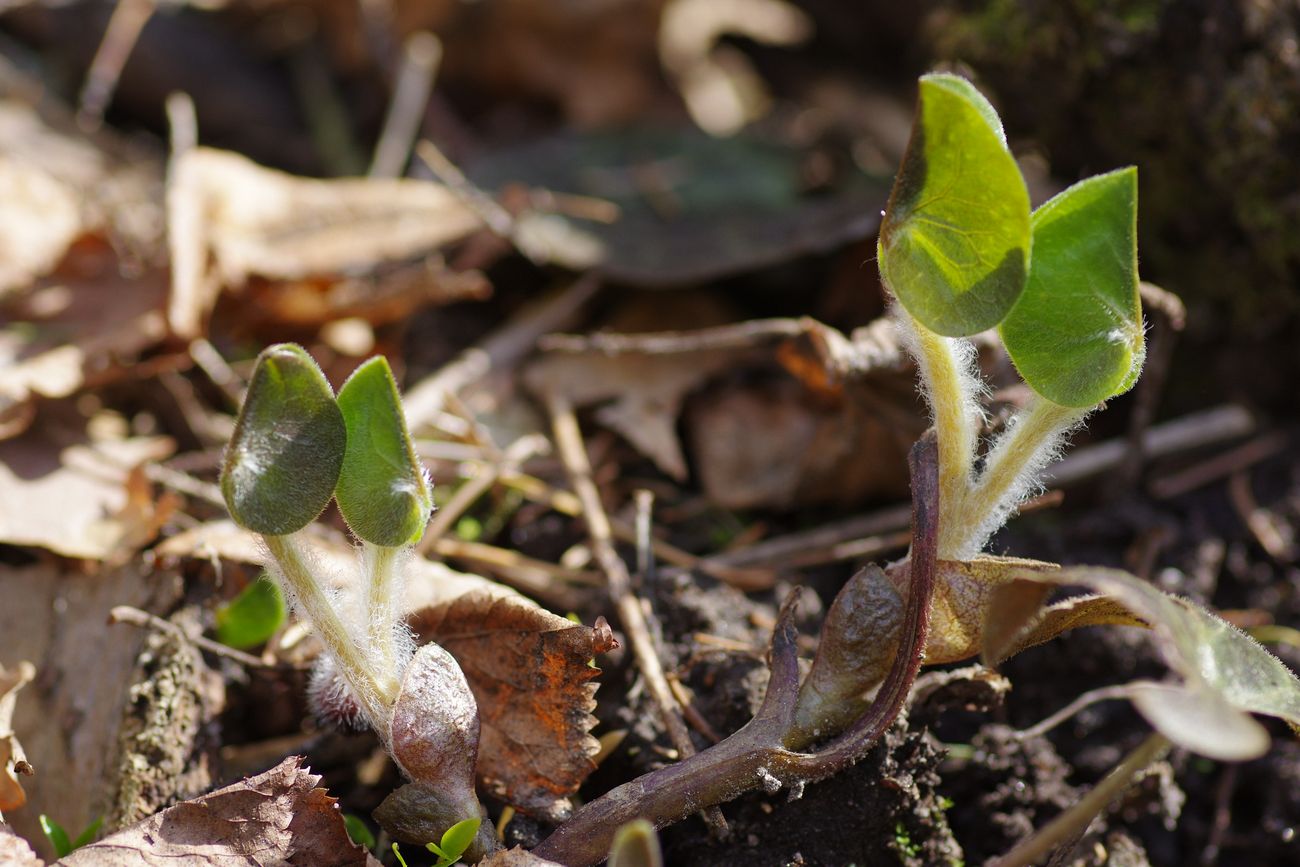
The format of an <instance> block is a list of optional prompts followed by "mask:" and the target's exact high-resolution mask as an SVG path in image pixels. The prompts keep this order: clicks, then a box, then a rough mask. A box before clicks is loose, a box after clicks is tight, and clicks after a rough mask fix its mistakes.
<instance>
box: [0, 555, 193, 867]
mask: <svg viewBox="0 0 1300 867" xmlns="http://www.w3.org/2000/svg"><path fill="white" fill-rule="evenodd" d="M180 591H181V584H180V578H179V576H177V575H176V574H175V573H171V572H167V571H162V570H158V571H154V572H152V573H149V574H145V573H143V572H142V571H140V570H139V569H138V568H135V567H124V568H121V569H102V570H100V571H99V572H98V573H96V574H88V573H87V572H86V571H84V570H82V569H79V568H75V564H71V563H69V562H67V561H63V560H59V559H57V558H54V557H49V558H46V559H45V560H44V561H42V562H39V563H37V564H35V565H32V566H26V567H21V568H7V569H2V570H0V600H4V601H3V603H0V636H3V651H2V652H3V653H4V655H5V657H6V658H8V659H33V660H40V677H38V678H37V679H36V680H35V681H33V682H32V683H30V684H28V685H27V687H26V688H25V689H24V690H23V692H22V694H21V696H20V700H19V701H18V703H17V708H16V709H15V711H14V721H13V723H14V730H15V731H16V732H17V733H18V736H19V737H20V738H21V739H22V742H23V748H24V749H25V750H26V752H27V757H28V760H29V761H30V762H31V763H32V765H33V766H34V767H35V768H36V770H37V775H36V776H34V777H31V778H29V779H28V780H25V781H24V783H25V786H26V789H27V798H28V803H27V806H26V807H25V808H24V809H22V810H19V811H17V812H15V813H13V814H12V815H7V816H6V818H7V819H8V820H9V821H10V822H12V823H13V824H14V827H15V830H16V831H18V833H20V834H21V835H22V836H24V837H26V838H27V839H28V840H30V841H32V842H33V845H34V846H36V847H38V849H40V850H41V851H42V853H43V854H44V855H45V856H46V857H52V855H53V853H52V852H50V851H49V850H48V847H47V846H46V843H45V840H44V837H43V835H42V834H41V829H40V826H39V825H38V824H37V817H38V816H39V815H40V814H41V813H47V814H49V815H51V816H54V817H55V818H56V819H58V821H59V822H60V823H61V824H63V825H64V826H65V827H68V828H75V829H81V828H84V827H86V826H87V825H88V824H90V822H92V821H93V820H94V819H95V818H96V817H98V816H103V815H105V813H106V808H107V806H108V803H109V800H110V798H111V797H112V793H113V792H114V791H115V789H116V786H117V782H116V780H115V779H114V777H115V774H114V769H115V768H116V767H117V761H116V757H115V753H116V748H117V738H118V733H119V731H120V730H121V725H122V717H123V713H124V712H125V709H126V707H127V705H128V702H129V690H130V687H131V684H132V683H133V682H134V678H135V668H136V659H137V656H138V654H139V649H140V647H141V644H142V642H143V641H144V638H145V635H144V633H143V632H141V631H140V630H137V629H131V628H127V627H122V626H114V627H110V626H109V625H108V612H109V611H110V610H111V609H112V608H113V607H114V606H115V605H131V606H134V607H137V608H143V609H146V610H165V609H167V608H170V607H171V606H172V605H173V604H174V603H175V601H176V599H177V598H178V597H179V594H180ZM0 863H2V862H0Z"/></svg>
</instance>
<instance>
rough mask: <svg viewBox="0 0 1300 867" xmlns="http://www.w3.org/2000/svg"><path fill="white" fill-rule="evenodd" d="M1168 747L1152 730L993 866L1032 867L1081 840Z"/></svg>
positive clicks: (1161, 736)
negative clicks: (1099, 816)
mask: <svg viewBox="0 0 1300 867" xmlns="http://www.w3.org/2000/svg"><path fill="white" fill-rule="evenodd" d="M1168 747H1169V741H1168V740H1166V739H1165V737H1164V735H1160V734H1153V735H1151V736H1150V737H1148V738H1147V739H1146V740H1145V741H1143V742H1142V743H1141V744H1140V745H1139V746H1138V747H1137V749H1135V750H1133V752H1131V753H1129V754H1128V755H1127V756H1126V757H1125V758H1124V761H1122V762H1120V763H1119V765H1118V766H1116V768H1115V770H1113V771H1111V772H1110V773H1109V774H1108V775H1107V776H1106V778H1105V779H1104V780H1102V781H1101V782H1100V783H1098V784H1097V785H1096V786H1094V787H1093V789H1092V791H1090V792H1089V793H1088V794H1086V795H1084V796H1083V797H1082V798H1080V799H1079V800H1078V801H1075V802H1074V803H1073V804H1072V805H1070V806H1069V807H1067V808H1066V809H1065V811H1064V812H1062V813H1061V814H1060V815H1058V816H1057V817H1056V818H1055V819H1053V820H1052V821H1050V822H1048V823H1047V824H1046V825H1044V826H1043V827H1042V828H1040V829H1039V830H1038V831H1036V832H1035V833H1034V834H1033V835H1032V836H1031V837H1030V838H1029V839H1028V840H1025V841H1024V842H1023V843H1021V844H1019V845H1018V846H1016V848H1014V849H1012V850H1011V851H1010V852H1008V853H1007V854H1006V855H1003V856H1002V857H1001V858H998V859H997V860H996V861H994V862H993V863H992V864H991V865H990V867H1030V865H1031V864H1035V863H1037V862H1038V861H1040V860H1042V859H1043V858H1045V857H1046V856H1047V855H1048V854H1049V853H1051V851H1052V850H1053V849H1056V848H1057V847H1059V846H1062V845H1069V844H1071V843H1072V842H1075V841H1077V840H1078V838H1079V837H1081V836H1082V835H1083V833H1084V832H1085V831H1087V830H1088V825H1089V824H1091V823H1092V820H1093V819H1094V818H1096V816H1097V814H1098V813H1100V812H1101V811H1102V810H1103V809H1105V808H1106V805H1107V804H1109V803H1110V802H1111V801H1112V800H1113V799H1114V798H1116V797H1118V796H1119V795H1120V794H1121V793H1123V791H1124V790H1125V789H1127V788H1128V786H1129V784H1130V783H1131V782H1132V781H1133V778H1134V777H1135V776H1137V775H1138V774H1139V773H1141V772H1142V771H1144V770H1146V768H1147V767H1149V766H1150V765H1151V763H1152V762H1154V761H1156V760H1157V759H1158V758H1160V756H1161V754H1162V753H1164V751H1165V750H1166V749H1167V748H1168Z"/></svg>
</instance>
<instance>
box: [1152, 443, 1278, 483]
mask: <svg viewBox="0 0 1300 867" xmlns="http://www.w3.org/2000/svg"><path fill="white" fill-rule="evenodd" d="M1288 443H1289V438H1288V437H1287V435H1286V434H1284V433H1282V432H1281V431H1273V432H1271V433H1266V434H1261V435H1260V436H1258V437H1256V438H1254V439H1252V440H1250V441H1249V442H1246V443H1243V444H1242V445H1240V446H1238V447H1237V448H1235V449H1231V450H1229V451H1226V452H1222V453H1220V454H1217V455H1215V456H1213V457H1212V458H1210V459H1209V460H1207V461H1203V462H1202V463H1199V464H1196V465H1195V466H1192V467H1188V468H1187V469H1185V470H1181V471H1179V472H1177V473H1171V474H1169V475H1167V476H1162V477H1160V478H1158V479H1154V480H1152V482H1151V489H1150V490H1151V496H1152V497H1154V498H1156V499H1157V500H1165V499H1169V498H1172V497H1178V496H1181V495H1183V494H1186V493H1187V492H1188V491H1194V490H1196V489H1197V488H1200V487H1204V486H1205V485H1208V484H1210V483H1211V482H1215V481H1218V480H1219V479H1222V478H1224V477H1226V476H1231V475H1232V474H1233V473H1237V472H1240V471H1242V470H1244V469H1247V468H1249V467H1252V466H1254V465H1255V464H1257V463H1260V462H1261V461H1266V460H1268V459H1269V458H1271V457H1273V456H1274V455H1276V454H1280V453H1281V452H1283V451H1285V450H1286V448H1287V445H1288Z"/></svg>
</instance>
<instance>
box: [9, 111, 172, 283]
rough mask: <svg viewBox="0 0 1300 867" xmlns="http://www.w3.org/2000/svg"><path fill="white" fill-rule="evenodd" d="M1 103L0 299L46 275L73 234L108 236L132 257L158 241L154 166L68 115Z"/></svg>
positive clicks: (144, 257) (141, 257) (145, 256)
mask: <svg viewBox="0 0 1300 867" xmlns="http://www.w3.org/2000/svg"><path fill="white" fill-rule="evenodd" d="M56 114H58V111H57V109H55V108H54V107H53V106H52V103H51V101H47V102H46V103H45V104H43V105H42V106H41V107H40V109H39V110H38V109H37V108H35V107H33V106H31V105H28V104H26V103H25V102H22V101H20V100H18V99H5V100H2V101H0V154H4V157H3V158H0V297H3V296H5V295H7V294H11V293H14V292H18V291H21V290H24V289H26V288H27V286H28V285H29V284H30V283H31V281H32V280H34V279H37V278H40V277H43V276H45V275H46V274H49V273H50V272H51V271H53V270H54V268H55V267H56V266H57V265H59V263H60V262H61V261H62V260H63V258H64V256H65V254H67V253H68V252H69V249H70V248H71V247H72V245H73V242H74V241H76V240H77V239H78V238H81V237H84V236H88V235H95V236H98V237H101V238H104V237H111V238H112V239H113V244H114V246H117V247H121V248H122V249H124V250H126V251H128V253H129V256H130V258H132V259H133V260H135V261H153V259H154V254H156V253H157V252H159V249H160V247H161V243H160V242H161V238H162V214H161V207H160V204H161V203H160V199H161V196H160V195H159V193H160V190H161V175H162V173H161V170H160V166H159V165H158V163H157V162H156V161H154V160H153V159H152V158H151V157H149V156H146V155H141V154H139V153H133V152H130V150H129V149H128V148H127V147H125V146H123V145H122V144H121V143H119V142H117V141H116V140H115V139H113V138H112V137H111V136H109V135H101V136H97V137H95V138H94V139H93V140H92V139H90V138H87V137H86V136H85V135H83V134H82V133H81V132H79V131H77V130H76V128H75V126H74V125H73V123H72V121H71V118H70V117H63V118H57V117H54V116H53V115H56Z"/></svg>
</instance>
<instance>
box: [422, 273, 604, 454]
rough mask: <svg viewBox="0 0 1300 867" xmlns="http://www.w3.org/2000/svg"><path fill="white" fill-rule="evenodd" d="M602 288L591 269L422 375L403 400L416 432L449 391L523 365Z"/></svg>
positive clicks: (456, 390) (437, 408) (441, 405)
mask: <svg viewBox="0 0 1300 867" xmlns="http://www.w3.org/2000/svg"><path fill="white" fill-rule="evenodd" d="M599 288H600V278H598V277H597V276H596V275H595V274H594V273H590V272H589V273H587V274H585V275H583V276H582V277H579V278H578V279H577V280H574V281H573V282H572V283H570V284H569V285H567V286H564V287H562V288H560V289H557V290H555V291H553V292H549V293H547V294H546V295H544V296H543V297H542V298H540V299H539V300H538V301H536V302H534V303H532V304H529V305H527V306H526V307H524V308H523V309H521V310H520V311H519V312H518V313H516V314H515V315H514V317H513V318H511V320H510V321H509V322H507V323H506V324H505V325H504V326H502V327H501V328H499V329H498V330H496V331H494V332H492V333H491V334H489V335H488V336H487V337H486V338H484V339H483V340H481V341H479V342H478V343H476V344H474V345H473V346H471V347H470V348H468V349H466V350H465V351H463V352H461V353H460V354H459V355H457V356H456V357H455V358H454V359H452V361H450V362H449V363H448V364H447V365H446V366H444V367H442V368H440V369H439V370H437V371H436V372H435V373H433V374H431V375H429V376H427V377H425V378H424V379H422V380H420V382H418V383H417V384H416V385H415V387H414V388H412V389H411V390H410V391H408V392H407V393H406V394H405V395H404V397H403V400H402V404H403V406H404V407H405V409H406V419H407V423H408V425H409V427H410V429H411V430H412V431H416V430H420V429H422V428H423V427H424V426H425V425H426V424H428V423H430V422H431V421H432V420H433V419H434V418H435V417H436V416H437V415H438V413H439V412H440V411H441V410H442V407H443V402H444V400H445V397H446V395H447V393H448V392H460V391H461V390H462V389H464V388H465V387H466V386H468V385H471V384H473V383H474V382H477V381H478V380H480V379H482V378H483V377H484V376H486V375H487V374H488V373H490V372H492V371H498V370H503V369H506V368H509V367H512V366H513V365H515V364H517V363H518V362H519V361H520V360H521V359H523V357H524V356H526V355H528V353H530V352H532V351H533V349H534V347H536V345H537V339H538V338H539V337H541V336H542V335H543V334H546V333H547V332H550V331H555V330H556V329H559V328H564V327H566V326H569V325H571V324H572V323H573V322H574V321H575V320H576V319H577V318H578V315H579V313H581V312H582V309H583V308H584V307H585V306H586V304H587V302H588V301H590V300H591V299H592V298H593V297H594V296H595V294H596V291H597V290H598V289H599Z"/></svg>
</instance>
